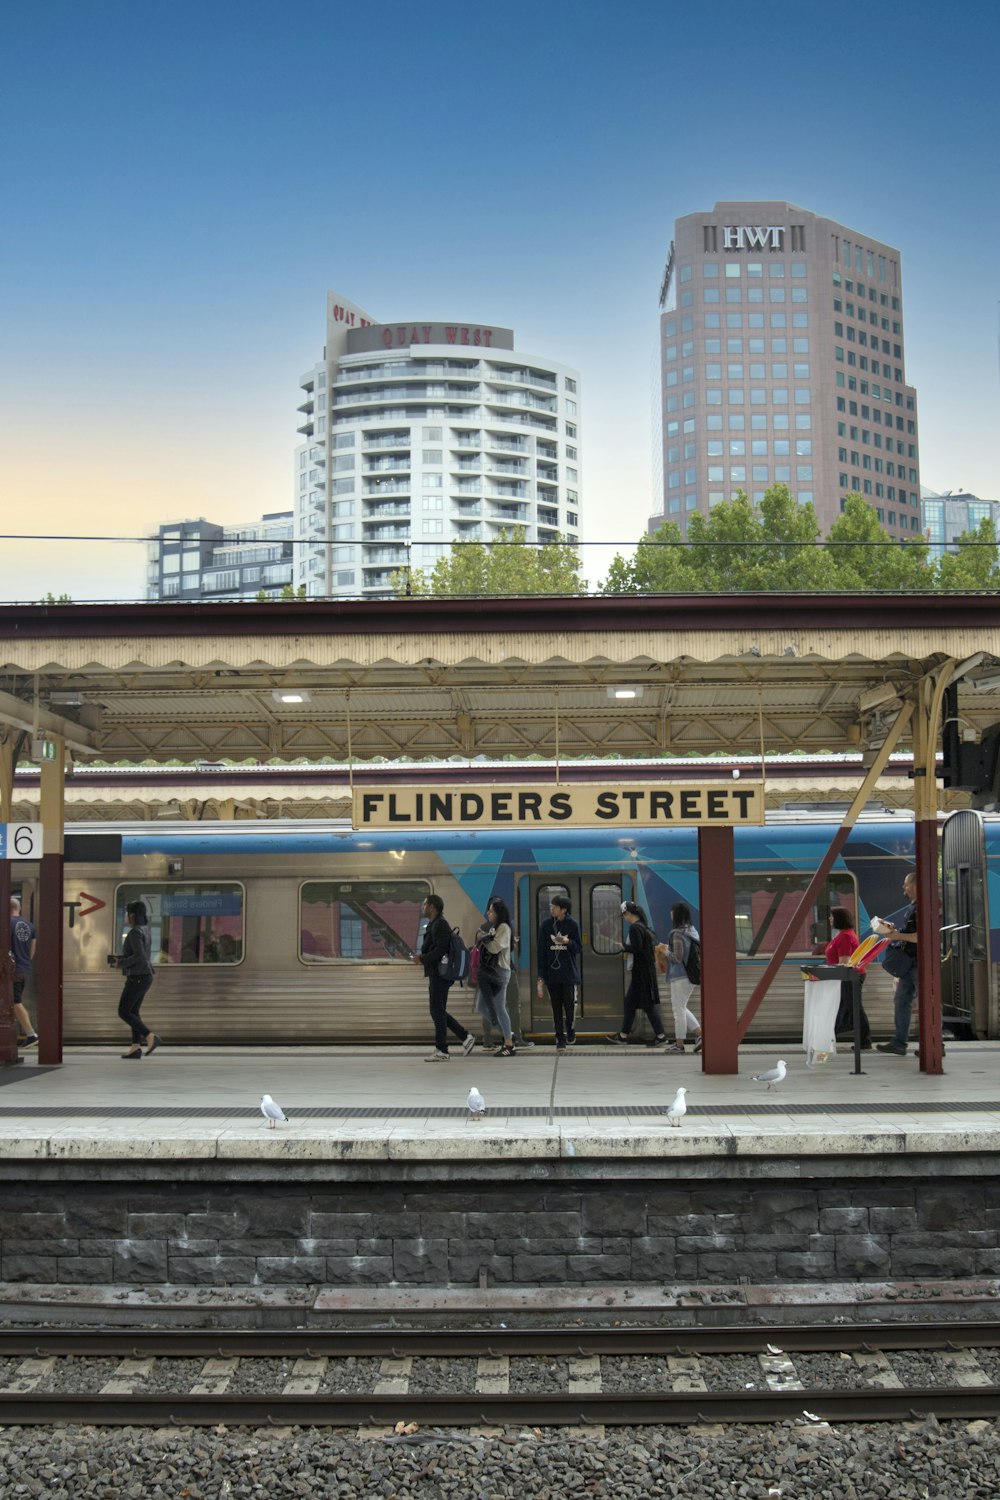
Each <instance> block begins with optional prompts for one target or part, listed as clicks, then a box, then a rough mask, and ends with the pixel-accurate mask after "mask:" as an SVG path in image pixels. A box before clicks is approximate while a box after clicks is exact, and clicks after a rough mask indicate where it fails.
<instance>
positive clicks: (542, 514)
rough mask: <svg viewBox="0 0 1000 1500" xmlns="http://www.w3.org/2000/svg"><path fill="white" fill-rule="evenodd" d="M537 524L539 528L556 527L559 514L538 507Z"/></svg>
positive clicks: (555, 511)
mask: <svg viewBox="0 0 1000 1500" xmlns="http://www.w3.org/2000/svg"><path fill="white" fill-rule="evenodd" d="M538 524H539V526H558V525H559V512H558V511H557V510H548V509H547V508H544V507H542V506H541V505H540V506H539V507H538Z"/></svg>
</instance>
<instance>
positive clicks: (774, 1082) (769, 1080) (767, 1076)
mask: <svg viewBox="0 0 1000 1500" xmlns="http://www.w3.org/2000/svg"><path fill="white" fill-rule="evenodd" d="M786 1072H787V1069H786V1067H785V1064H784V1063H783V1062H779V1063H778V1064H777V1066H776V1067H773V1068H768V1070H767V1072H766V1073H754V1075H753V1081H754V1083H766V1084H767V1086H768V1088H769V1089H775V1088H777V1087H778V1084H779V1083H784V1081H785V1073H786Z"/></svg>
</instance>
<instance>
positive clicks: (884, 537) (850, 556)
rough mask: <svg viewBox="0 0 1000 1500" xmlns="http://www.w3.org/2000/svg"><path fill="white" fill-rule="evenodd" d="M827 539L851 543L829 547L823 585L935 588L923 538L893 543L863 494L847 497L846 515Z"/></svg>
mask: <svg viewBox="0 0 1000 1500" xmlns="http://www.w3.org/2000/svg"><path fill="white" fill-rule="evenodd" d="M827 541H828V542H835V543H841V544H844V543H851V544H852V545H850V546H845V545H840V546H832V547H828V548H827V550H826V561H825V576H824V579H823V582H822V584H821V585H820V587H821V588H824V589H850V590H867V589H881V590H883V591H886V590H892V589H907V590H909V589H932V588H933V587H934V583H935V579H934V573H933V570H932V569H931V568H930V567H929V566H928V562H927V543H926V542H925V541H924V539H923V537H915V538H914V540H913V541H912V542H894V540H893V538H892V537H890V536H889V535H888V533H887V532H885V531H883V530H882V527H881V526H880V525H879V523H878V518H877V517H876V515H875V512H874V510H873V509H872V507H871V506H870V505H869V504H868V501H867V500H865V499H864V497H863V496H862V495H859V494H857V493H855V494H853V495H848V496H846V498H845V500H844V511H843V514H842V515H840V516H838V517H837V519H836V521H834V523H833V525H832V526H831V527H830V531H829V535H828V536H827ZM886 543H890V544H891V545H888V546H887V545H886Z"/></svg>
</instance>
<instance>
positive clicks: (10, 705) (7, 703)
mask: <svg viewBox="0 0 1000 1500" xmlns="http://www.w3.org/2000/svg"><path fill="white" fill-rule="evenodd" d="M0 724H9V725H10V727H11V728H12V729H23V730H25V731H26V732H27V733H28V734H32V735H34V734H38V733H41V734H44V735H47V736H48V737H49V738H50V739H60V738H61V739H63V740H65V741H66V746H67V748H68V749H70V750H73V751H75V753H76V754H77V755H98V754H100V751H101V745H100V742H99V740H98V737H97V735H96V734H94V732H93V731H92V730H90V729H84V727H83V725H82V724H77V723H76V722H75V721H74V720H73V719H64V718H63V717H62V715H61V714H54V713H52V712H51V711H50V710H49V709H47V708H41V707H38V708H36V706H35V705H34V704H33V703H26V702H25V701H24V699H23V698H15V697H14V695H13V693H3V692H0Z"/></svg>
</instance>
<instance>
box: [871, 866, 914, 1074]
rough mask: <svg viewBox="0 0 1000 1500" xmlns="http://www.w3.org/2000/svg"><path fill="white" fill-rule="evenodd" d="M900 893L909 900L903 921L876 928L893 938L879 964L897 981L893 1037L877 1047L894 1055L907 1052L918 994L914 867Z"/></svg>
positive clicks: (878, 1049)
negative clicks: (889, 964)
mask: <svg viewBox="0 0 1000 1500" xmlns="http://www.w3.org/2000/svg"><path fill="white" fill-rule="evenodd" d="M903 894H904V896H905V897H906V899H907V901H908V902H909V903H910V904H909V906H908V907H907V908H906V910H905V912H904V913H903V925H902V926H901V927H899V926H896V925H895V924H894V923H891V922H887V923H884V924H883V925H882V926H881V928H880V929H879V930H880V931H881V932H882V933H883V934H887V935H888V936H889V937H890V938H891V939H892V942H891V943H890V944H889V947H888V948H887V949H886V951H885V954H884V955H883V957H882V964H883V967H885V968H886V972H887V973H890V974H892V975H893V978H894V979H895V981H896V995H895V999H894V1002H893V1012H894V1027H893V1033H892V1038H891V1040H890V1041H888V1042H878V1043H876V1050H877V1051H879V1052H891V1053H892V1054H893V1055H894V1056H895V1057H905V1056H906V1053H907V1049H908V1046H909V1041H910V1018H911V1016H912V1015H913V1002H914V1000H915V999H916V998H917V876H916V872H915V871H913V870H911V871H910V873H909V874H908V875H907V877H906V879H905V880H904V881H903ZM889 954H892V955H893V958H892V960H891V962H892V964H893V967H892V968H888V967H887V964H886V959H887V957H888V955H889ZM907 959H909V967H908V968H907V967H906V964H905V961H906V960H907Z"/></svg>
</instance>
